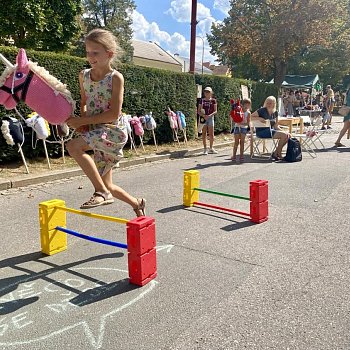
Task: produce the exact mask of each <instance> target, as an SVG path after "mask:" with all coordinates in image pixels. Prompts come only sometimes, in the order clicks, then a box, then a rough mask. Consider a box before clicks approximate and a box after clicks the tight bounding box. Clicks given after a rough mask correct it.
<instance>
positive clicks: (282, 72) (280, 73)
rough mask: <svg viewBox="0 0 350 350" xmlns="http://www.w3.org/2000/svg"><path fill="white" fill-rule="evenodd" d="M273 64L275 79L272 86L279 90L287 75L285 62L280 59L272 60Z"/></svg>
mask: <svg viewBox="0 0 350 350" xmlns="http://www.w3.org/2000/svg"><path fill="white" fill-rule="evenodd" d="M274 64H275V77H274V84H275V85H276V86H277V87H278V88H279V89H280V88H281V85H282V83H283V80H284V78H285V76H286V74H287V62H285V61H282V60H280V59H275V60H274Z"/></svg>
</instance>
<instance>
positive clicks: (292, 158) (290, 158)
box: [284, 137, 303, 162]
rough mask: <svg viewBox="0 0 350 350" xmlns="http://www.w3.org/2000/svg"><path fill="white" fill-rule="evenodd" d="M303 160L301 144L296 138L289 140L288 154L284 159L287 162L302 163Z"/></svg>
mask: <svg viewBox="0 0 350 350" xmlns="http://www.w3.org/2000/svg"><path fill="white" fill-rule="evenodd" d="M302 159H303V155H302V153H301V147H300V142H299V140H298V139H296V138H295V137H291V138H289V139H288V146H287V153H286V156H285V157H284V160H285V161H286V162H300V161H301V160H302Z"/></svg>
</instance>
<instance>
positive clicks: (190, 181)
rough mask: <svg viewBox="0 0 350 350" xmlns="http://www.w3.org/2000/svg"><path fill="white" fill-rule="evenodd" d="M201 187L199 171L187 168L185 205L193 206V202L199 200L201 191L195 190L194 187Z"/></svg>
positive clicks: (185, 173) (185, 174) (185, 175)
mask: <svg viewBox="0 0 350 350" xmlns="http://www.w3.org/2000/svg"><path fill="white" fill-rule="evenodd" d="M195 187H199V171H198V170H187V171H185V172H184V192H183V205H184V206H185V207H192V206H193V202H198V201H199V192H198V191H194V190H193V188H195Z"/></svg>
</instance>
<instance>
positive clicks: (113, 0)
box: [83, 0, 136, 62]
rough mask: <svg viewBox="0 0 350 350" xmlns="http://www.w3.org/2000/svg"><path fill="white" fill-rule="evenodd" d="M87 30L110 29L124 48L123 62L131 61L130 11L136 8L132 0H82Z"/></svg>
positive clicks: (131, 32) (132, 50)
mask: <svg viewBox="0 0 350 350" xmlns="http://www.w3.org/2000/svg"><path fill="white" fill-rule="evenodd" d="M83 6H84V16H83V21H84V23H85V26H86V29H87V31H90V30H91V29H94V28H105V29H108V30H110V31H111V32H112V33H113V34H114V35H115V36H116V38H117V40H118V43H119V45H120V46H121V48H122V49H123V50H124V55H123V57H122V58H121V60H122V61H123V62H130V61H132V57H133V52H134V49H133V46H132V44H131V39H132V34H133V31H132V28H131V25H132V18H131V14H132V11H133V10H134V9H135V8H136V6H135V2H134V0H83Z"/></svg>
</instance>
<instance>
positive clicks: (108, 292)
mask: <svg viewBox="0 0 350 350" xmlns="http://www.w3.org/2000/svg"><path fill="white" fill-rule="evenodd" d="M122 256H124V254H123V253H112V254H102V255H97V256H93V257H90V258H87V259H83V260H79V261H74V262H71V263H67V264H64V265H57V264H55V263H52V262H51V261H47V260H46V259H48V257H47V256H46V255H44V254H42V253H41V252H35V253H29V254H24V255H19V256H15V257H11V258H7V259H4V260H2V261H0V269H1V268H12V269H14V270H15V271H19V272H21V274H20V275H18V276H14V277H6V278H2V279H0V299H2V301H4V302H2V303H0V315H6V314H9V313H12V312H14V311H17V310H19V309H20V308H23V307H25V306H27V305H30V304H32V303H35V302H36V301H38V300H39V297H38V296H35V295H31V296H30V294H34V292H32V293H29V292H30V290H28V291H27V292H28V293H18V294H20V295H21V297H20V298H18V299H14V296H13V295H12V294H11V293H12V292H14V291H15V290H17V288H18V287H19V286H20V285H21V284H23V283H26V284H27V285H30V282H32V281H36V280H39V279H40V280H45V281H47V282H49V283H51V284H52V285H55V286H57V287H60V288H62V289H65V290H67V291H69V292H73V293H75V294H77V296H76V297H75V298H73V299H72V301H71V302H72V303H74V304H76V305H79V306H83V305H88V304H91V303H94V302H98V301H100V300H104V299H107V298H110V297H113V296H115V295H118V294H122V293H126V292H129V291H131V290H133V289H135V288H137V287H136V286H133V285H129V284H128V283H129V282H128V279H123V280H121V281H115V282H112V283H105V282H103V281H101V280H99V279H96V278H93V277H91V276H88V275H86V274H84V273H81V272H79V271H75V270H73V269H72V268H74V267H76V266H78V265H81V264H85V263H88V262H92V261H97V260H102V259H115V258H120V257H122ZM29 262H37V263H41V264H43V265H45V267H48V268H47V269H45V270H43V271H40V272H35V271H32V270H31V269H29V268H26V267H24V266H23V264H25V263H29ZM57 272H66V273H69V274H71V275H74V276H77V277H79V278H81V279H84V280H87V281H90V282H93V283H96V284H98V285H99V286H98V287H96V288H93V289H90V290H87V291H85V292H82V291H81V290H79V289H76V288H74V287H71V286H68V285H66V284H64V283H62V282H60V281H58V280H56V279H55V278H52V277H51V276H50V275H52V274H55V273H57ZM23 273H24V274H23ZM4 296H6V298H5V297H4ZM7 299H9V300H7ZM11 299H12V300H11Z"/></svg>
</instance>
